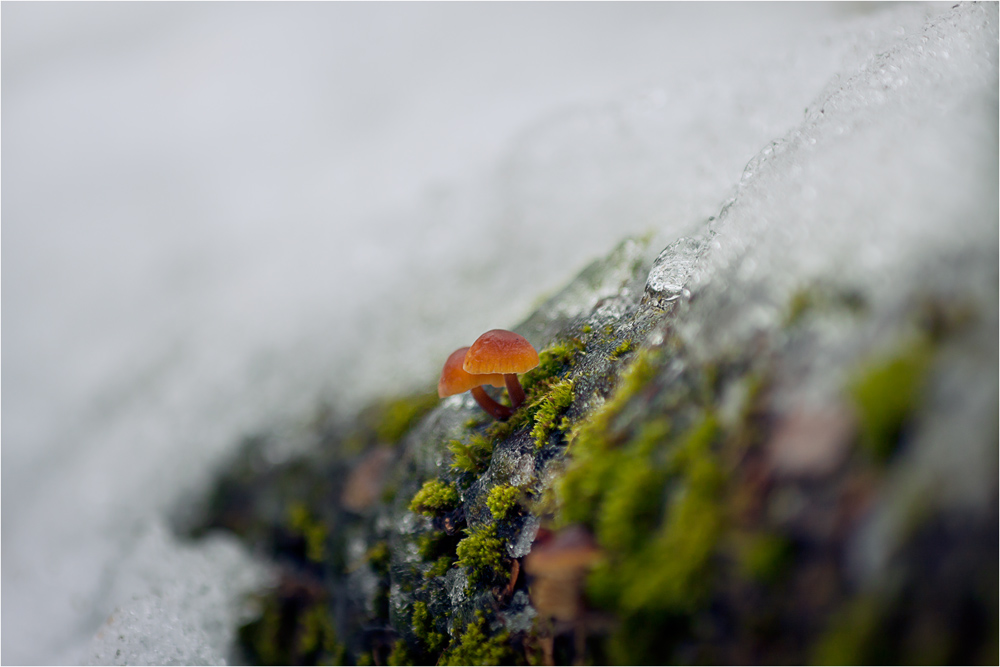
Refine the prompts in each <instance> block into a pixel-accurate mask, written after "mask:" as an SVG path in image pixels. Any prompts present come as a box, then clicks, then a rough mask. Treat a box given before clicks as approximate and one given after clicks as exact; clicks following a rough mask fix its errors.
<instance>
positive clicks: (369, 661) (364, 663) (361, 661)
mask: <svg viewBox="0 0 1000 667" xmlns="http://www.w3.org/2000/svg"><path fill="white" fill-rule="evenodd" d="M355 664H356V665H358V667H371V666H372V665H374V664H375V657H374V656H373V655H372V654H371V651H364V652H363V653H360V654H358V659H357V661H356V662H355Z"/></svg>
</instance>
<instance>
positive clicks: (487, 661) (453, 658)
mask: <svg viewBox="0 0 1000 667" xmlns="http://www.w3.org/2000/svg"><path fill="white" fill-rule="evenodd" d="M486 630H487V628H486V617H485V616H483V613H482V612H481V611H477V612H476V620H475V621H473V622H472V623H469V625H467V626H466V628H465V632H464V633H463V634H462V636H461V637H459V638H458V639H457V640H456V641H455V642H452V646H450V647H449V648H448V651H447V652H446V653H445V654H444V656H442V659H441V662H440V663H439V664H442V665H499V664H501V663H503V662H507V661H509V660H510V659H511V658H513V651H512V650H511V648H510V646H509V643H508V642H509V635H508V634H507V633H506V632H501V633H499V634H497V635H493V636H492V637H491V636H489V635H488V634H487V631H486Z"/></svg>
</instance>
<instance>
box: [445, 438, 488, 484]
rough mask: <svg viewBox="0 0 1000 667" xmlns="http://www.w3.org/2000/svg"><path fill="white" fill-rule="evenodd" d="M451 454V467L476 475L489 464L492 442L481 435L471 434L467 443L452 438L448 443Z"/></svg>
mask: <svg viewBox="0 0 1000 667" xmlns="http://www.w3.org/2000/svg"><path fill="white" fill-rule="evenodd" d="M448 451H449V452H451V454H452V462H451V467H452V468H454V469H455V470H461V471H463V472H468V473H472V474H476V475H478V474H479V473H481V472H483V471H485V470H486V469H487V468H488V467H489V466H490V457H492V456H493V442H492V441H490V440H489V439H488V438H485V437H483V436H481V435H478V434H476V435H472V436H471V437H470V438H469V442H468V443H463V442H461V441H459V440H452V441H451V442H450V443H448Z"/></svg>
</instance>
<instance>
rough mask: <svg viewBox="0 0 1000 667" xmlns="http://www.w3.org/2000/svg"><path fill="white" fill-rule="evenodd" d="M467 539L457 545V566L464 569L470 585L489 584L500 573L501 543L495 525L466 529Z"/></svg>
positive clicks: (502, 545)
mask: <svg viewBox="0 0 1000 667" xmlns="http://www.w3.org/2000/svg"><path fill="white" fill-rule="evenodd" d="M465 532H466V534H467V537H466V538H465V539H463V540H462V541H461V542H459V543H458V547H457V548H456V554H457V555H458V564H459V565H461V566H462V567H464V568H466V570H467V571H468V574H469V583H470V584H481V583H489V582H491V581H493V580H495V579H496V577H497V576H498V575H499V574H501V573H502V569H501V554H502V553H503V547H504V544H503V541H502V540H501V539H500V538H498V537H497V529H496V525H495V524H489V525H486V526H483V527H481V528H475V529H473V528H466V529H465Z"/></svg>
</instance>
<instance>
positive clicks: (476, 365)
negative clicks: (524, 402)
mask: <svg viewBox="0 0 1000 667" xmlns="http://www.w3.org/2000/svg"><path fill="white" fill-rule="evenodd" d="M537 365H538V352H536V351H535V348H533V347H532V346H531V343H529V342H528V341H527V339H525V337H524V336H521V335H520V334H516V333H514V332H513V331H506V330H504V329H493V330H492V331H487V332H486V333H484V334H483V335H482V336H480V337H479V338H477V339H476V342H475V343H473V344H472V347H470V348H469V352H468V353H467V354H466V355H465V364H464V368H465V371H466V372H467V373H472V374H473V375H480V374H483V373H504V374H509V373H524V372H525V371H530V370H531V369H532V368H534V367H535V366H537Z"/></svg>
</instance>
